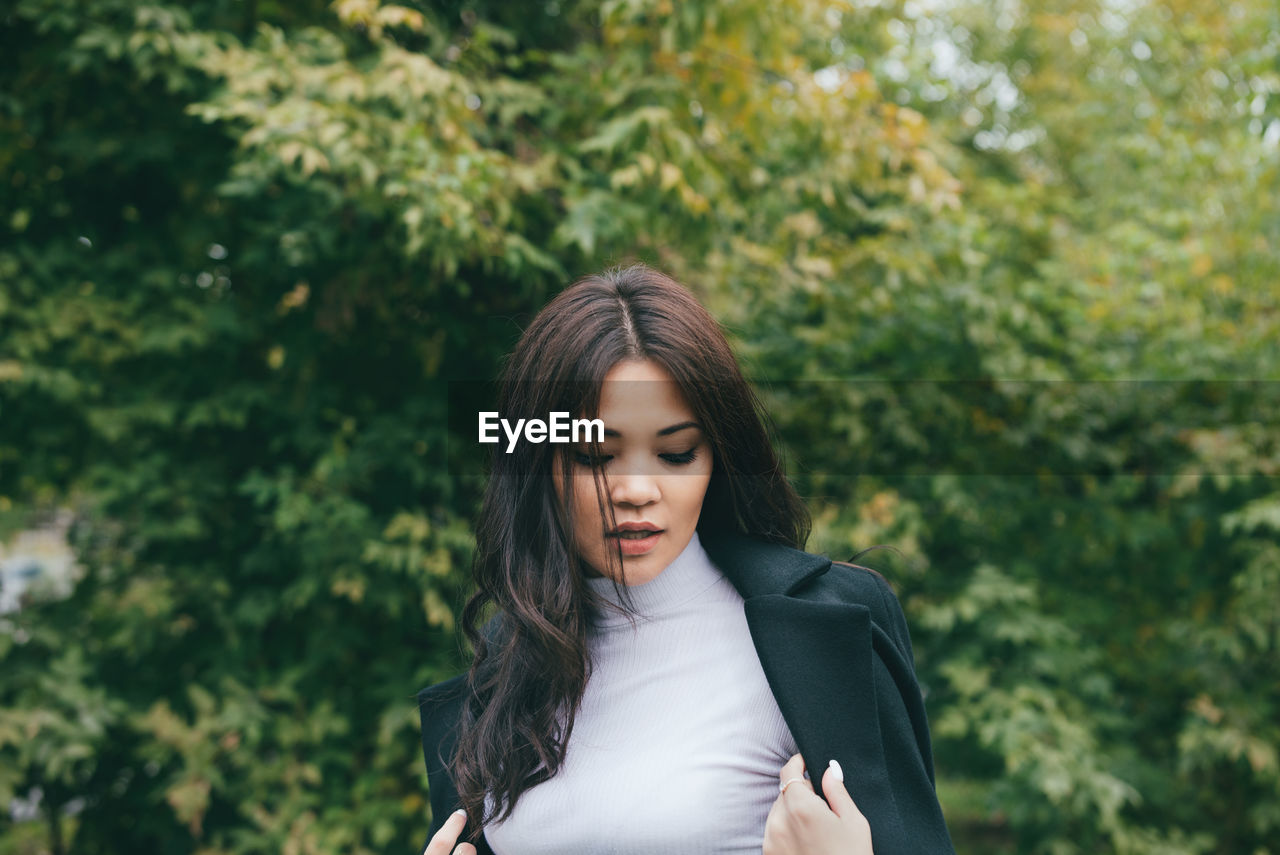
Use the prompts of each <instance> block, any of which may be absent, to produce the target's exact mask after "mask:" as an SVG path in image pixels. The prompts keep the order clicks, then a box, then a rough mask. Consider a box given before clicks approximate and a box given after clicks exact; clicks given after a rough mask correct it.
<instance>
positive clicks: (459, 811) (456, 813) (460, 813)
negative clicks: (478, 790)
mask: <svg viewBox="0 0 1280 855" xmlns="http://www.w3.org/2000/svg"><path fill="white" fill-rule="evenodd" d="M833 762H834V761H833ZM453 815H454V816H466V815H467V812H466V811H465V810H463V809H462V808H458V809H457V810H455V811H454V812H453Z"/></svg>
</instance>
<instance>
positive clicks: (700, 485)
mask: <svg viewBox="0 0 1280 855" xmlns="http://www.w3.org/2000/svg"><path fill="white" fill-rule="evenodd" d="M599 418H600V419H601V420H602V421H603V422H604V428H605V434H604V442H603V443H601V446H600V457H599V459H597V460H595V461H593V460H592V459H591V457H590V454H591V449H590V448H589V447H588V446H587V445H586V444H585V443H582V444H574V445H565V446H561V447H562V448H564V449H565V452H564V453H566V454H568V455H570V467H571V472H572V477H573V498H572V504H571V506H570V508H569V510H570V513H571V514H572V515H573V526H574V546H575V548H576V549H577V551H578V554H579V555H580V556H582V558H583V559H584V560H585V562H586V563H587V565H588V566H589V567H590V568H591V570H594V571H595V573H596V574H598V575H602V576H603V575H606V574H607V575H616V570H611V562H610V560H609V559H608V555H609V553H615V558H614V559H613V561H612V565H613V566H614V567H616V565H617V559H616V550H618V549H619V548H621V550H622V567H623V571H624V573H625V581H626V583H627V584H628V585H639V584H643V583H644V582H648V581H650V580H651V579H654V578H655V577H657V576H658V574H659V573H661V572H662V571H663V570H664V569H666V567H667V565H668V564H670V563H671V562H672V561H673V560H674V559H675V557H676V556H677V555H679V554H680V553H681V552H682V551H683V550H684V548H685V547H686V546H688V545H689V541H690V540H691V539H692V538H693V533H694V530H695V529H696V528H697V525H698V514H699V513H700V512H701V511H702V500H703V498H704V497H705V496H706V494H707V485H709V484H710V483H711V468H712V467H711V463H712V460H711V446H710V445H709V444H708V443H707V441H706V438H705V437H704V436H703V433H702V427H701V426H700V425H699V424H697V420H696V418H695V417H694V414H693V410H691V409H690V408H689V403H688V402H687V401H686V400H685V398H684V395H683V394H682V393H681V391H680V387H679V386H678V385H677V384H676V382H675V380H674V379H673V378H672V377H671V375H670V374H669V373H668V372H667V371H666V369H665V368H663V367H662V366H660V365H658V364H657V363H655V362H652V361H650V360H644V361H626V362H620V363H618V364H617V365H615V366H614V367H613V369H612V370H610V372H609V373H608V374H607V375H606V376H605V380H604V385H603V387H602V388H601V390H600V413H599ZM593 463H594V464H596V465H597V466H599V467H600V468H601V469H602V471H603V474H604V478H605V482H606V483H605V484H604V485H603V486H604V491H605V500H606V501H607V502H608V503H610V504H611V505H612V506H613V514H614V521H615V522H616V524H617V529H612V530H611V529H610V524H609V520H608V517H604V516H602V515H601V513H600V506H599V504H598V503H597V501H596V490H595V485H594V483H593V476H592V464H593ZM553 469H554V470H555V471H554V479H555V485H556V491H557V493H558V494H559V495H560V497H561V500H562V501H563V500H564V493H565V491H564V479H563V477H562V474H561V467H560V466H558V465H557V466H554V467H553ZM624 531H625V532H627V533H624ZM641 532H648V533H647V534H642V533H641Z"/></svg>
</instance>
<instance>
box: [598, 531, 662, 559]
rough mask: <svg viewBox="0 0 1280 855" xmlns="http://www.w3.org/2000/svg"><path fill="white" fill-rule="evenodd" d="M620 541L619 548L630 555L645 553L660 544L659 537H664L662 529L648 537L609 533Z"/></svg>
mask: <svg viewBox="0 0 1280 855" xmlns="http://www.w3.org/2000/svg"><path fill="white" fill-rule="evenodd" d="M609 536H610V537H612V538H613V539H614V540H616V541H618V548H619V549H620V550H622V554H623V555H624V556H628V555H644V554H645V553H646V552H648V551H649V550H651V549H653V548H654V547H655V546H657V545H658V538H660V537H662V532H661V531H655V532H653V533H652V534H650V535H649V536H647V537H640V538H636V537H621V536H619V535H616V534H612V535H609Z"/></svg>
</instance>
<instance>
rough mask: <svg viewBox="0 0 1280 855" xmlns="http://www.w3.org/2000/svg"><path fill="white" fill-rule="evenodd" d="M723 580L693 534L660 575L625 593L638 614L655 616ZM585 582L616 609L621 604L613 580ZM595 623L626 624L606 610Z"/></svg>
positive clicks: (611, 611) (618, 615)
mask: <svg viewBox="0 0 1280 855" xmlns="http://www.w3.org/2000/svg"><path fill="white" fill-rule="evenodd" d="M722 578H723V574H722V573H721V572H720V570H719V569H717V568H716V566H715V564H713V563H712V562H711V556H709V555H707V551H706V550H705V549H703V548H702V543H701V541H699V540H698V533H697V532H696V531H695V532H694V533H693V537H692V538H691V539H690V540H689V544H688V545H687V546H686V547H685V548H684V549H683V550H682V551H681V553H680V554H679V555H677V556H676V557H675V559H673V560H672V562H671V563H670V564H668V565H667V566H666V567H665V568H664V569H663V571H662V572H661V573H659V574H658V575H657V576H655V577H654V578H653V579H650V580H649V581H648V582H644V583H643V584H640V585H628V586H626V594H627V596H628V597H629V598H630V600H631V605H632V606H633V608H634V611H635V612H636V613H637V615H639V616H641V617H656V616H657V615H660V614H662V613H664V612H668V611H670V610H671V609H673V608H675V607H676V606H678V605H680V604H681V603H684V602H687V601H688V600H690V599H692V598H694V597H696V596H697V595H698V594H701V593H702V592H703V591H705V590H706V589H707V588H710V587H711V586H712V585H714V584H715V583H716V582H718V581H720V579H722ZM586 582H587V584H588V585H589V586H590V587H591V590H593V591H594V592H595V593H596V594H597V595H598V596H599V597H600V598H601V599H603V600H605V601H606V602H608V603H612V604H614V605H616V606H621V605H623V603H622V598H621V597H619V595H618V593H619V592H617V591H615V590H614V586H613V580H612V579H610V578H608V577H604V576H593V577H590V578H588V579H587V580H586ZM595 622H596V623H597V624H599V625H602V626H617V625H620V624H625V623H628V622H629V621H628V620H627V617H626V615H624V614H620V613H618V612H617V611H614V610H613V609H605V610H604V611H603V612H602V613H601V614H599V615H597V616H596V621H595Z"/></svg>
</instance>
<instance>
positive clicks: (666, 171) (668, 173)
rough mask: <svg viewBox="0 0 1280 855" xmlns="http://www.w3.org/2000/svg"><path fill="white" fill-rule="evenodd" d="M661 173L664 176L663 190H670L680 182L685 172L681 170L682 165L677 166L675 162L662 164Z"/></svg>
mask: <svg viewBox="0 0 1280 855" xmlns="http://www.w3.org/2000/svg"><path fill="white" fill-rule="evenodd" d="M660 174H661V176H662V189H663V190H670V189H671V188H672V187H675V186H676V185H677V184H679V183H680V179H682V178H683V177H684V175H683V173H681V172H680V167H678V166H676V165H675V164H674V163H664V164H662V169H661V171H660Z"/></svg>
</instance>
